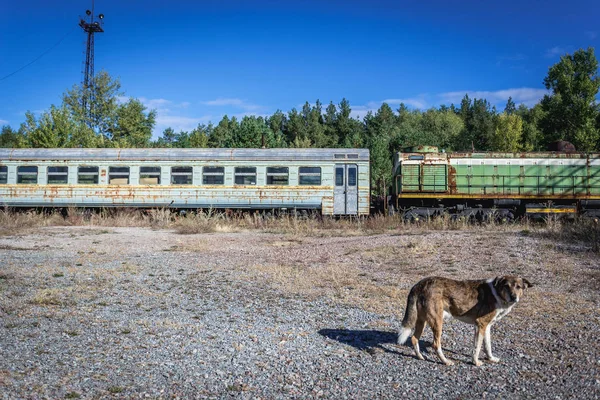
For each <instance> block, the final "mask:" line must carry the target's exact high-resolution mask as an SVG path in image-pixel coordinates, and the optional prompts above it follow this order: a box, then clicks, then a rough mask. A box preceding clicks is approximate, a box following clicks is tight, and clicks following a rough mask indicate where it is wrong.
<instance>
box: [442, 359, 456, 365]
mask: <svg viewBox="0 0 600 400" xmlns="http://www.w3.org/2000/svg"><path fill="white" fill-rule="evenodd" d="M444 364H446V365H447V366H452V365H454V361H450V360H446V362H445V363H444Z"/></svg>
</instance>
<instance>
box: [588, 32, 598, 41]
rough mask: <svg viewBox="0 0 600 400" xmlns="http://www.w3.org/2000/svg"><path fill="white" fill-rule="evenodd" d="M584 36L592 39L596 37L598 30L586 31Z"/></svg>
mask: <svg viewBox="0 0 600 400" xmlns="http://www.w3.org/2000/svg"><path fill="white" fill-rule="evenodd" d="M585 36H587V38H588V39H590V40H594V39H596V38H597V37H598V32H596V31H587V32H586V33H585Z"/></svg>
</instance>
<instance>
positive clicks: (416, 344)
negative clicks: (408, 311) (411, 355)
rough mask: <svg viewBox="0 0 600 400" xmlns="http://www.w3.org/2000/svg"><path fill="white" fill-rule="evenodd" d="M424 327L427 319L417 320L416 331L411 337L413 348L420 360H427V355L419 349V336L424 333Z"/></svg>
mask: <svg viewBox="0 0 600 400" xmlns="http://www.w3.org/2000/svg"><path fill="white" fill-rule="evenodd" d="M423 329H425V321H422V320H420V319H419V320H417V324H416V325H415V332H414V333H413V336H412V338H411V342H412V345H413V348H414V349H415V355H416V356H417V358H418V359H419V360H425V357H423V355H422V354H421V350H420V349H419V338H420V337H421V335H422V334H423Z"/></svg>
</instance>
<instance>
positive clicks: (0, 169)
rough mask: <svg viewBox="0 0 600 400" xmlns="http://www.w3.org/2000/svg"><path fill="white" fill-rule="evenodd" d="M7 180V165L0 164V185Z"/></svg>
mask: <svg viewBox="0 0 600 400" xmlns="http://www.w3.org/2000/svg"><path fill="white" fill-rule="evenodd" d="M7 182H8V167H7V166H5V165H0V185H6V183H7Z"/></svg>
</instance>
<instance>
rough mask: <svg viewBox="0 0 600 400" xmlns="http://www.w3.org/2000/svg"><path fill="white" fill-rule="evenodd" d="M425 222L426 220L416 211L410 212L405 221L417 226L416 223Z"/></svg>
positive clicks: (405, 215) (405, 216)
mask: <svg viewBox="0 0 600 400" xmlns="http://www.w3.org/2000/svg"><path fill="white" fill-rule="evenodd" d="M424 220H425V218H423V216H422V215H419V214H417V213H416V212H414V211H408V212H407V213H405V214H404V221H405V222H410V223H411V224H416V223H418V222H421V221H424Z"/></svg>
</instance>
